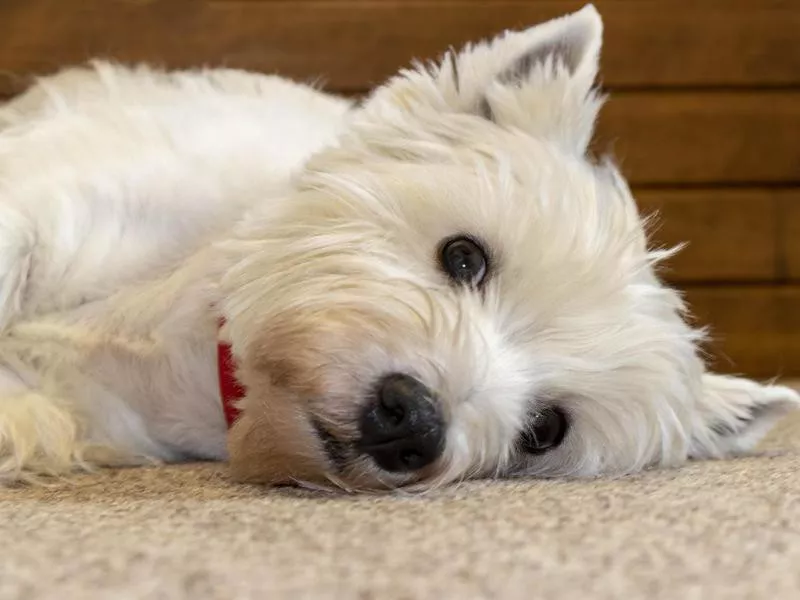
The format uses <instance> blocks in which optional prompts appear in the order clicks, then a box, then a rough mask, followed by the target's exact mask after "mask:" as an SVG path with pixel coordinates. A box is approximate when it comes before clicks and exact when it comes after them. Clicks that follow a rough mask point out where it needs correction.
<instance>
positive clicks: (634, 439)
mask: <svg viewBox="0 0 800 600" xmlns="http://www.w3.org/2000/svg"><path fill="white" fill-rule="evenodd" d="M601 29H602V24H601V20H600V17H599V15H598V14H597V12H596V11H595V9H594V8H592V7H591V6H587V7H586V8H584V9H583V10H581V11H579V12H577V13H574V14H572V15H569V16H566V17H564V18H561V19H558V20H554V21H551V22H548V23H545V24H542V25H539V26H535V27H532V28H530V29H528V30H526V31H523V32H519V33H509V34H506V35H503V36H501V37H498V38H497V39H495V40H493V41H492V42H490V43H486V44H477V45H475V46H472V47H469V48H467V49H465V50H464V51H463V52H461V53H460V54H457V55H456V54H453V53H451V54H448V55H446V56H445V57H444V58H443V60H442V62H441V63H440V64H437V65H429V66H419V67H417V68H415V69H413V70H409V71H405V72H403V73H401V74H400V75H398V76H397V77H395V78H394V79H392V80H391V81H390V82H388V83H387V84H386V85H385V86H383V87H381V88H379V89H377V90H376V91H375V92H374V93H373V94H372V95H371V96H370V97H369V98H368V99H367V100H366V102H365V103H364V104H363V105H361V106H355V105H351V103H350V102H349V101H347V100H344V99H341V98H336V97H332V96H329V95H324V94H322V93H320V92H318V91H316V90H314V89H311V88H308V87H305V86H301V85H298V84H295V83H291V82H288V81H285V80H282V79H279V78H275V77H266V76H262V75H256V74H248V73H243V72H239V71H231V70H206V71H196V72H179V73H162V72H156V71H153V70H150V69H148V68H144V67H142V68H136V69H128V68H123V67H122V66H117V65H112V64H108V63H96V64H94V65H93V66H92V67H91V68H78V69H71V70H66V71H63V72H61V73H59V74H56V75H55V76H52V77H49V78H45V79H43V80H41V81H39V83H38V84H37V85H35V86H34V87H33V88H32V89H30V90H29V91H28V92H27V93H26V94H24V95H22V96H21V97H19V98H18V99H16V100H14V101H12V102H10V103H9V104H7V105H6V106H4V107H2V108H0V326H1V327H2V334H1V336H0V394H1V395H0V479H3V480H5V481H16V480H30V479H36V478H37V477H38V476H41V475H58V474H64V473H68V472H70V471H73V470H74V469H76V468H81V467H88V466H93V465H121V464H135V463H140V462H142V461H148V460H161V461H179V460H188V459H211V460H229V461H230V463H231V468H232V472H233V475H234V477H235V478H237V479H238V480H246V481H259V482H271V483H283V482H301V483H305V484H310V485H329V484H335V485H337V486H341V487H343V488H347V489H359V490H364V489H383V488H393V487H397V486H406V485H411V486H416V487H429V486H432V485H437V484H442V483H445V482H448V481H452V480H457V479H463V478H467V477H477V476H514V475H536V476H548V477H552V476H588V475H596V474H607V473H627V472H633V471H636V470H639V469H642V468H645V467H649V466H658V465H677V464H680V463H682V462H683V461H685V460H687V459H688V458H692V457H697V458H708V457H725V456H731V455H734V454H738V453H742V452H745V451H748V450H750V449H751V448H753V446H754V445H755V444H756V442H757V441H758V440H759V439H760V438H761V437H762V435H763V434H764V433H765V432H766V431H767V430H768V429H769V428H770V427H771V426H772V424H773V423H774V422H775V421H776V420H777V419H778V418H779V417H780V416H781V415H783V414H784V413H786V412H787V411H789V410H790V409H792V408H796V407H798V406H800V399H799V398H798V396H797V395H796V394H795V393H794V392H793V391H791V390H789V389H786V388H784V387H779V386H762V385H760V384H757V383H755V382H752V381H748V380H743V379H737V378H730V377H723V376H717V375H712V374H708V373H705V372H704V366H703V364H702V361H701V358H700V356H699V351H698V349H697V343H698V341H699V340H700V337H701V335H700V333H698V332H696V331H694V330H693V329H692V328H690V327H689V326H688V325H687V324H686V322H685V321H684V319H683V315H684V307H683V305H682V302H681V299H680V297H679V295H678V294H677V293H676V292H674V291H673V290H671V289H669V288H668V287H666V286H665V285H664V284H662V283H661V282H660V281H659V279H658V278H657V275H656V273H655V271H654V267H655V265H656V264H657V263H658V262H659V261H660V260H661V259H663V258H664V257H665V256H666V255H667V254H668V253H667V252H665V251H653V250H650V249H648V247H647V245H646V239H645V222H644V221H643V219H642V218H640V216H639V215H638V213H637V210H636V205H635V203H634V200H633V198H632V197H631V194H630V192H629V190H628V188H627V186H626V184H625V182H624V180H623V179H622V177H621V176H620V174H619V173H618V172H617V170H616V169H615V168H614V166H613V165H612V164H610V163H609V162H607V161H606V162H601V163H599V164H598V163H597V162H593V161H592V160H591V159H590V158H588V157H587V145H588V144H589V140H590V138H591V137H592V129H593V125H594V122H595V118H596V116H597V113H598V110H599V108H600V106H601V99H600V98H599V97H598V95H597V93H596V91H595V90H594V87H593V86H594V81H595V76H596V72H597V68H598V56H599V50H600V43H601ZM221 388H222V390H221ZM240 395H241V396H242V398H241V399H240V398H239V396H240ZM224 405H226V408H227V409H228V410H227V414H228V415H229V416H230V417H231V419H230V420H231V421H232V422H233V425H232V428H231V429H230V431H229V430H228V424H227V423H226V419H225V414H226V411H224V410H223V406H224ZM234 405H235V406H234ZM238 411H241V412H238Z"/></svg>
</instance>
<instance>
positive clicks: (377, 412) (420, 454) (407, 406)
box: [357, 373, 445, 473]
mask: <svg viewBox="0 0 800 600" xmlns="http://www.w3.org/2000/svg"><path fill="white" fill-rule="evenodd" d="M360 433H361V438H360V439H359V441H358V444H357V446H358V449H359V450H361V451H362V452H364V453H366V454H367V455H369V456H370V457H372V459H373V460H374V461H375V463H376V464H377V465H378V466H379V467H380V468H382V469H384V470H386V471H391V472H394V473H404V472H411V471H417V470H419V469H422V468H423V467H426V466H428V465H430V464H431V463H433V462H434V461H435V460H436V459H437V458H439V457H440V456H441V454H442V451H443V450H444V433H445V426H444V419H443V418H442V415H441V413H440V412H439V408H438V405H437V402H436V401H435V399H434V397H433V394H432V393H431V391H430V390H429V389H428V388H427V387H426V386H425V385H423V384H422V383H421V382H419V381H418V380H417V379H415V378H414V377H411V376H410V375H405V374H402V373H393V374H391V375H387V376H386V377H384V378H383V379H382V380H381V381H380V382H379V384H378V386H377V387H376V390H375V395H374V398H373V399H372V401H371V402H370V404H368V405H367V407H366V409H365V410H364V412H363V414H362V416H361V422H360Z"/></svg>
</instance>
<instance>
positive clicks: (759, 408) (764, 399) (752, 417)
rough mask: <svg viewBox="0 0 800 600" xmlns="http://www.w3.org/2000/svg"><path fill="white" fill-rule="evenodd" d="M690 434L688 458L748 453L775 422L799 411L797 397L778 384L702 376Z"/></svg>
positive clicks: (799, 398)
mask: <svg viewBox="0 0 800 600" xmlns="http://www.w3.org/2000/svg"><path fill="white" fill-rule="evenodd" d="M698 409H699V412H698V420H697V422H696V426H695V429H694V431H693V434H692V440H691V447H690V451H689V453H690V456H691V457H692V458H724V457H728V456H736V455H738V454H745V453H747V452H749V451H750V450H752V449H753V448H754V447H755V446H756V445H757V444H758V443H759V442H760V441H761V439H762V438H763V437H764V436H765V435H766V434H767V432H768V431H769V430H770V429H771V428H772V427H773V425H775V423H777V421H778V420H779V419H780V418H781V417H783V416H784V415H786V414H787V413H789V412H791V411H793V410H797V409H800V395H798V393H797V392H796V391H794V390H792V389H790V388H787V387H784V386H780V385H761V384H759V383H756V382H755V381H751V380H748V379H741V378H738V377H728V376H723V375H712V374H706V375H704V376H703V394H702V397H701V399H700V404H699V406H698Z"/></svg>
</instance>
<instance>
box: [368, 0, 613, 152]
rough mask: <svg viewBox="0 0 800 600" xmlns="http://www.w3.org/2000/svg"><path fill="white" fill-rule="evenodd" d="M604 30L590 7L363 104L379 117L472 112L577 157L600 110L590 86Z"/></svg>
mask: <svg viewBox="0 0 800 600" xmlns="http://www.w3.org/2000/svg"><path fill="white" fill-rule="evenodd" d="M602 32H603V22H602V19H601V18H600V15H599V14H598V12H597V10H596V9H595V8H594V6H592V5H591V4H589V5H587V6H585V7H584V8H583V9H581V10H579V11H578V12H575V13H572V14H569V15H566V16H564V17H560V18H558V19H554V20H552V21H548V22H545V23H542V24H540V25H535V26H533V27H530V28H529V29H526V30H524V31H518V32H506V33H503V34H501V35H499V36H498V37H496V38H494V39H493V40H490V41H488V42H483V43H478V44H474V45H470V46H468V47H466V48H465V49H464V50H462V51H461V52H459V53H456V52H450V53H448V54H446V55H445V56H444V57H443V59H442V60H441V61H440V62H439V63H437V64H435V65H433V66H418V68H417V69H414V70H408V71H403V72H402V73H401V74H400V75H399V76H397V77H395V78H394V79H393V80H391V81H390V82H389V83H388V84H387V85H386V86H384V87H383V88H380V89H379V90H377V91H376V93H375V95H374V96H373V98H372V99H371V100H370V101H369V102H368V105H372V106H374V107H375V108H376V109H378V110H380V111H381V113H380V114H381V116H382V117H384V118H385V116H386V111H385V110H383V109H384V108H385V107H386V106H387V104H386V103H385V101H388V102H389V103H391V105H393V106H395V107H401V108H403V109H405V110H407V111H410V112H430V109H431V108H432V109H434V110H435V111H437V112H454V111H455V112H459V113H469V114H474V115H475V116H479V117H482V118H485V119H489V120H491V121H493V122H495V123H497V124H498V125H500V126H502V127H514V128H518V129H523V130H525V131H527V132H529V133H531V134H532V135H536V136H540V137H545V138H548V139H551V140H553V141H555V142H557V143H559V144H562V145H563V146H564V147H566V148H567V149H568V150H569V151H576V152H578V153H581V154H582V153H584V152H585V151H586V148H587V146H588V144H589V141H590V140H591V137H592V133H593V129H594V123H595V120H596V118H597V113H598V111H599V109H600V106H601V104H602V101H601V99H600V97H599V95H598V94H597V93H596V91H595V88H594V83H595V78H596V76H597V71H598V64H599V56H600V47H601V43H602Z"/></svg>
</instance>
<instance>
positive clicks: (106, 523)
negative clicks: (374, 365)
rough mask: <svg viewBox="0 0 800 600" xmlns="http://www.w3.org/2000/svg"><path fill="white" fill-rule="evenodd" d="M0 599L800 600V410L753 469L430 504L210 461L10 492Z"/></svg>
mask: <svg viewBox="0 0 800 600" xmlns="http://www.w3.org/2000/svg"><path fill="white" fill-rule="evenodd" d="M0 539H2V540H4V543H3V544H2V546H0V599H2V600H7V599H12V598H14V599H17V598H18V599H24V600H29V599H37V598H57V599H59V600H65V599H71V598H81V599H87V600H88V599H93V598H142V599H144V598H147V599H158V598H191V599H193V600H196V599H205V598H219V599H223V598H225V599H229V598H269V599H275V598H357V599H360V600H366V599H371V598H376V599H377V598H380V599H394V598H398V599H400V598H432V599H433V598H435V599H441V598H553V597H558V598H588V597H592V598H602V599H606V598H608V599H612V598H613V599H620V598H625V599H636V598H647V599H648V600H657V599H660V598H682V599H683V598H700V597H703V598H770V599H773V598H787V599H788V598H800V415H797V416H793V417H790V418H789V419H787V420H786V421H785V422H784V423H783V424H782V425H781V426H780V427H779V428H778V429H777V430H776V431H775V432H774V433H773V435H771V436H770V438H769V440H767V442H766V443H765V445H764V446H763V454H762V455H760V456H757V457H753V458H746V459H739V460H734V461H723V462H704V463H693V464H690V465H688V466H687V467H685V468H682V469H679V470H672V471H661V472H650V473H646V474H643V475H640V476H636V477H629V478H624V479H618V480H599V481H591V482H535V481H525V482H502V483H472V484H465V485H461V486H458V487H452V488H448V489H445V490H441V491H438V492H436V493H432V494H429V495H427V496H422V497H382V498H376V497H346V496H334V495H320V494H312V493H307V492H301V491H297V490H288V489H284V490H267V489H260V488H256V487H243V486H237V485H232V484H230V483H228V482H227V481H226V479H225V474H224V470H223V469H221V468H220V467H219V466H215V465H190V466H184V467H174V468H173V467H170V468H149V469H131V470H123V471H116V472H108V473H102V474H98V475H90V476H85V477H82V478H81V479H79V480H78V482H77V483H76V484H75V485H72V486H70V487H66V488H49V489H42V488H27V489H26V488H19V489H6V490H0Z"/></svg>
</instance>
